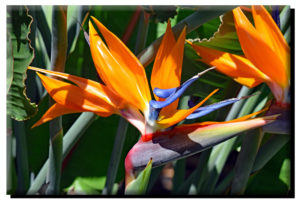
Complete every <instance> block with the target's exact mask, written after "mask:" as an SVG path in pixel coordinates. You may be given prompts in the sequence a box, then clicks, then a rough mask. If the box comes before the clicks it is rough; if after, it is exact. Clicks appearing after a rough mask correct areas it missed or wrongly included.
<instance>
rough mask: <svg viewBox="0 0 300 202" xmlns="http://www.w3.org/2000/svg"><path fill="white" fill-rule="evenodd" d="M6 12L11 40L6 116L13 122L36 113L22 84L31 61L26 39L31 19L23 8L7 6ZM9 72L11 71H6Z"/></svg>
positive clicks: (31, 50)
mask: <svg viewBox="0 0 300 202" xmlns="http://www.w3.org/2000/svg"><path fill="white" fill-rule="evenodd" d="M7 12H8V14H7V20H8V23H7V32H8V35H9V37H8V38H10V39H11V45H12V46H11V47H12V50H10V51H11V52H12V56H13V80H12V83H11V85H10V89H9V91H8V94H7V114H8V115H10V116H11V117H12V118H13V119H15V120H18V121H23V120H26V119H29V118H30V117H32V116H33V115H35V113H36V112H37V107H36V105H35V104H34V103H30V100H29V99H28V98H27V96H26V95H25V84H24V81H25V78H26V70H27V66H28V65H29V64H30V63H31V61H32V59H33V49H32V48H31V46H30V41H29V39H28V34H29V33H30V25H31V23H32V18H31V16H29V15H28V10H27V9H26V8H25V7H23V6H9V7H7ZM10 62H11V61H10ZM10 62H8V63H10ZM9 68H12V66H9ZM11 71H12V69H9V70H8V72H11Z"/></svg>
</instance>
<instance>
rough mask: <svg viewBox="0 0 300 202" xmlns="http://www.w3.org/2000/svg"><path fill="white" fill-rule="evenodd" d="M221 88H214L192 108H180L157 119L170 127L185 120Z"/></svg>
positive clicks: (165, 126)
mask: <svg viewBox="0 0 300 202" xmlns="http://www.w3.org/2000/svg"><path fill="white" fill-rule="evenodd" d="M218 90H219V89H216V90H214V91H213V92H211V93H210V94H209V95H208V96H207V97H206V98H205V99H203V100H202V101H201V102H200V103H198V104H197V105H196V106H194V107H192V108H190V109H179V110H177V111H175V112H173V114H172V115H171V116H170V117H160V119H161V120H159V121H157V124H158V125H159V126H160V127H162V128H168V127H171V126H173V125H175V124H176V123H178V122H180V121H182V120H184V119H185V118H186V117H188V116H189V115H190V114H191V113H193V112H194V111H195V110H196V109H198V108H199V107H200V106H201V105H202V104H203V103H204V102H206V101H207V100H208V99H209V98H210V97H211V96H212V95H213V94H215V93H216V92H217V91H218Z"/></svg>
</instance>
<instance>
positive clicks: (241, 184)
mask: <svg viewBox="0 0 300 202" xmlns="http://www.w3.org/2000/svg"><path fill="white" fill-rule="evenodd" d="M262 137H263V133H262V131H261V129H256V130H253V131H249V132H248V133H247V134H246V135H245V137H244V139H243V143H242V146H241V151H240V153H239V155H238V158H237V161H236V164H235V167H234V177H233V180H232V186H231V194H232V195H241V194H243V193H244V191H245V189H246V185H247V182H248V178H249V175H250V173H251V170H252V166H253V163H254V161H255V157H256V154H257V151H258V148H259V146H260V143H261V140H262Z"/></svg>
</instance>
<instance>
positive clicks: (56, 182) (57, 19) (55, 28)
mask: <svg viewBox="0 0 300 202" xmlns="http://www.w3.org/2000/svg"><path fill="white" fill-rule="evenodd" d="M67 45H68V40H67V7H64V6H53V13H52V43H51V69H53V70H54V71H59V72H64V69H65V63H66V57H67ZM49 103H50V105H52V104H54V101H52V100H50V102H49ZM49 126H50V133H49V134H50V145H49V169H48V175H47V180H46V182H47V183H48V187H47V190H46V194H47V195H48V194H50V195H53V194H59V192H60V177H61V165H62V148H63V129H62V119H61V117H58V118H55V119H53V120H52V121H50V124H49Z"/></svg>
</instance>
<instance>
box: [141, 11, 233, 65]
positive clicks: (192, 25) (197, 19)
mask: <svg viewBox="0 0 300 202" xmlns="http://www.w3.org/2000/svg"><path fill="white" fill-rule="evenodd" d="M233 8H234V7H233V6H222V7H218V8H217V7H215V12H211V10H209V9H208V10H205V9H199V10H198V11H196V12H194V13H193V14H191V15H190V16H188V17H186V18H185V19H183V20H181V21H180V22H179V23H177V25H175V26H174V27H173V28H172V30H173V32H174V35H175V36H178V35H179V34H180V32H181V31H182V29H183V27H184V26H186V33H190V32H192V31H193V30H195V29H197V28H198V27H199V26H201V25H202V24H204V23H205V22H207V21H209V20H211V19H214V18H216V17H218V16H220V15H222V14H224V13H225V12H227V11H230V10H232V9H233ZM162 38H163V35H162V36H161V37H159V38H158V39H156V40H155V41H154V42H153V43H152V44H151V45H150V46H148V47H147V48H146V49H144V50H143V51H142V52H141V53H140V54H139V55H138V58H139V60H140V61H141V63H142V64H143V65H144V66H145V67H146V66H147V65H148V64H150V63H151V61H152V60H153V59H154V57H155V55H156V52H157V50H158V47H159V45H160V42H161V40H162Z"/></svg>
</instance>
